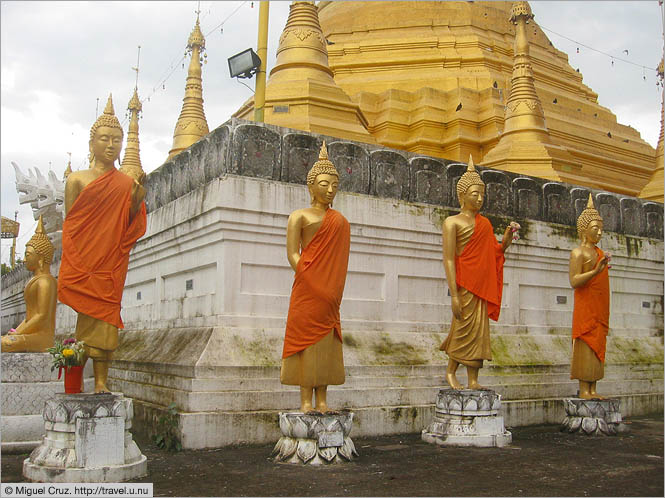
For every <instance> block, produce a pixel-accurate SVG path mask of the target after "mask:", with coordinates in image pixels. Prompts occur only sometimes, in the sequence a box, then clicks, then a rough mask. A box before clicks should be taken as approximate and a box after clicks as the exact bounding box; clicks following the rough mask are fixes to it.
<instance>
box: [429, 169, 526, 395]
mask: <svg viewBox="0 0 665 498" xmlns="http://www.w3.org/2000/svg"><path fill="white" fill-rule="evenodd" d="M457 197H458V199H459V203H460V207H461V210H460V213H459V214H457V215H454V216H449V217H447V218H446V219H445V221H444V222H443V266H444V270H445V273H446V279H447V281H448V289H449V290H450V297H451V300H452V303H451V304H452V311H453V320H452V323H451V325H450V332H449V333H448V336H447V337H446V339H445V340H444V342H443V344H441V347H440V349H441V350H442V351H445V352H446V353H447V354H448V358H449V359H448V367H447V370H446V381H447V382H448V384H449V385H450V387H452V388H453V389H462V385H461V384H460V382H459V381H458V380H457V377H456V372H457V367H458V366H459V365H460V363H461V364H462V365H464V366H466V370H467V377H468V388H469V389H482V388H483V387H482V386H481V385H480V384H479V383H478V370H479V369H480V368H482V366H483V361H484V360H491V359H492V350H491V347H490V327H489V318H491V319H492V320H495V321H496V320H498V319H499V313H500V311H501V295H502V291H503V264H504V261H505V257H504V252H505V251H506V249H508V247H510V245H511V244H512V242H513V234H512V233H511V232H514V231H516V230H517V229H518V228H519V225H518V224H517V223H514V222H512V223H511V224H510V225H509V226H507V227H506V229H505V231H504V234H503V240H502V242H501V243H499V242H497V240H496V238H495V237H494V229H493V228H492V223H490V221H489V220H488V219H487V218H485V217H484V216H483V215H481V214H480V208H481V207H482V205H483V200H484V198H485V183H484V182H483V181H482V179H481V178H480V175H479V174H478V172H477V171H476V170H475V167H474V165H473V159H472V158H471V157H469V165H468V167H467V171H466V172H465V173H464V174H463V175H462V176H461V178H460V179H459V181H458V182H457Z"/></svg>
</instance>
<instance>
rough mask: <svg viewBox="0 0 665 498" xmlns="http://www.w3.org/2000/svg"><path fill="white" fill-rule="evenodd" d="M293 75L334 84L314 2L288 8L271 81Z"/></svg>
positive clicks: (297, 3) (298, 3)
mask: <svg viewBox="0 0 665 498" xmlns="http://www.w3.org/2000/svg"><path fill="white" fill-rule="evenodd" d="M294 72H297V74H298V75H299V77H300V78H311V79H315V80H323V81H326V82H334V80H333V72H332V70H331V69H330V67H329V66H328V50H327V49H326V40H325V38H324V36H323V32H322V31H321V25H320V24H319V15H318V12H317V10H316V6H315V5H314V2H298V1H296V2H293V3H292V4H291V6H290V10H289V18H288V20H287V21H286V26H285V27H284V31H283V32H282V34H281V36H280V37H279V46H278V47H277V62H276V63H275V67H274V68H273V69H272V71H270V79H271V80H272V79H274V80H275V81H278V80H280V79H292V78H293V75H294Z"/></svg>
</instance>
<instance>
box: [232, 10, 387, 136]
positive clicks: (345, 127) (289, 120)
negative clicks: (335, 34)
mask: <svg viewBox="0 0 665 498" xmlns="http://www.w3.org/2000/svg"><path fill="white" fill-rule="evenodd" d="M233 116H234V117H238V118H244V119H253V117H254V99H253V98H250V99H249V100H248V101H247V102H245V103H244V104H243V106H242V107H241V108H240V109H239V110H238V111H237V112H236V113H235V114H233ZM264 121H265V122H266V123H270V124H274V125H278V126H284V127H287V128H295V129H298V130H305V131H311V132H315V133H321V134H324V135H332V136H334V137H340V138H347V139H350V140H357V141H361V142H369V143H375V142H376V141H375V140H374V138H373V137H372V136H371V135H370V133H369V132H368V131H367V120H366V119H365V117H364V116H363V113H362V111H361V110H360V108H359V106H358V104H357V103H354V102H352V101H351V99H350V98H349V96H348V95H347V94H346V93H344V91H343V90H342V89H341V88H340V87H339V86H337V84H336V83H335V80H334V79H333V72H332V71H331V70H330V68H329V67H328V52H327V43H326V40H325V38H324V36H323V33H322V32H321V26H320V25H319V18H318V13H317V9H316V6H315V5H314V2H293V3H292V4H291V6H290V10H289V18H288V20H287V22H286V27H285V28H284V31H283V32H282V35H281V36H280V38H279V47H278V48H277V62H276V64H275V67H274V68H273V69H272V71H270V77H269V79H268V82H267V84H266V100H265V115H264Z"/></svg>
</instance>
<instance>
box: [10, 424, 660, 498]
mask: <svg viewBox="0 0 665 498" xmlns="http://www.w3.org/2000/svg"><path fill="white" fill-rule="evenodd" d="M628 424H629V427H630V429H631V430H630V432H629V433H628V434H622V435H620V436H616V437H587V436H583V435H570V434H563V433H561V432H559V430H558V427H557V426H553V425H541V426H532V427H517V428H513V429H511V431H512V433H513V443H512V445H510V446H508V447H505V448H501V449H499V448H451V447H437V446H434V445H429V444H426V443H423V442H422V441H421V440H420V435H418V434H406V435H399V436H384V437H377V438H354V442H355V445H356V448H357V449H358V452H359V453H360V457H359V458H358V459H357V460H355V461H354V462H353V463H349V464H346V465H336V466H327V467H318V468H313V467H305V466H294V465H284V464H281V465H277V464H274V463H273V462H272V461H271V460H270V458H269V455H270V452H271V450H272V446H273V445H261V446H235V447H229V448H221V449H214V450H196V451H194V450H188V451H182V452H179V453H169V452H167V451H163V450H160V449H158V448H157V447H155V445H154V444H152V443H151V442H149V441H148V440H147V439H144V438H141V437H140V435H139V436H138V437H135V439H136V441H137V442H138V444H139V446H140V447H141V450H142V451H143V453H144V454H145V455H146V456H147V457H148V471H149V475H148V477H146V478H144V479H140V480H137V481H135V482H152V483H154V494H155V496H663V417H662V415H661V416H655V417H653V416H652V417H640V418H633V419H631V420H628ZM351 435H352V436H353V433H352V434H351ZM26 456H27V455H2V481H3V482H21V481H23V477H22V475H21V466H22V462H23V460H24V459H25V458H26Z"/></svg>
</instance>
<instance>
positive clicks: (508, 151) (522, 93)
mask: <svg viewBox="0 0 665 498" xmlns="http://www.w3.org/2000/svg"><path fill="white" fill-rule="evenodd" d="M533 17H534V16H533V13H532V12H531V6H530V5H529V2H513V4H512V7H511V9H510V17H509V21H510V22H511V23H513V24H514V25H515V41H514V44H513V56H514V58H513V73H512V77H511V80H510V81H511V87H510V96H509V97H508V100H507V101H506V105H505V108H504V109H505V110H504V128H503V133H502V134H501V136H500V138H499V143H498V144H497V145H496V146H495V147H494V148H493V149H491V150H490V151H489V152H488V153H487V154H486V155H485V157H483V166H486V167H490V168H496V169H502V170H505V171H513V172H517V173H526V174H528V175H534V176H539V177H541V178H548V179H552V180H561V175H560V170H561V169H562V168H565V170H566V172H567V177H566V179H567V180H568V181H576V180H578V178H577V176H575V174H576V171H577V170H579V169H581V164H580V162H579V160H578V159H576V158H574V157H573V156H572V155H571V154H570V152H568V150H566V149H565V148H564V147H562V146H560V145H556V144H554V143H553V142H552V140H551V138H550V134H549V131H548V130H547V126H546V124H545V112H544V111H543V106H542V103H541V102H540V99H539V98H538V94H537V93H536V86H535V83H534V81H535V78H534V75H533V69H532V67H531V58H530V56H529V39H528V37H527V24H529V23H530V22H531V20H532V19H533Z"/></svg>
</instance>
